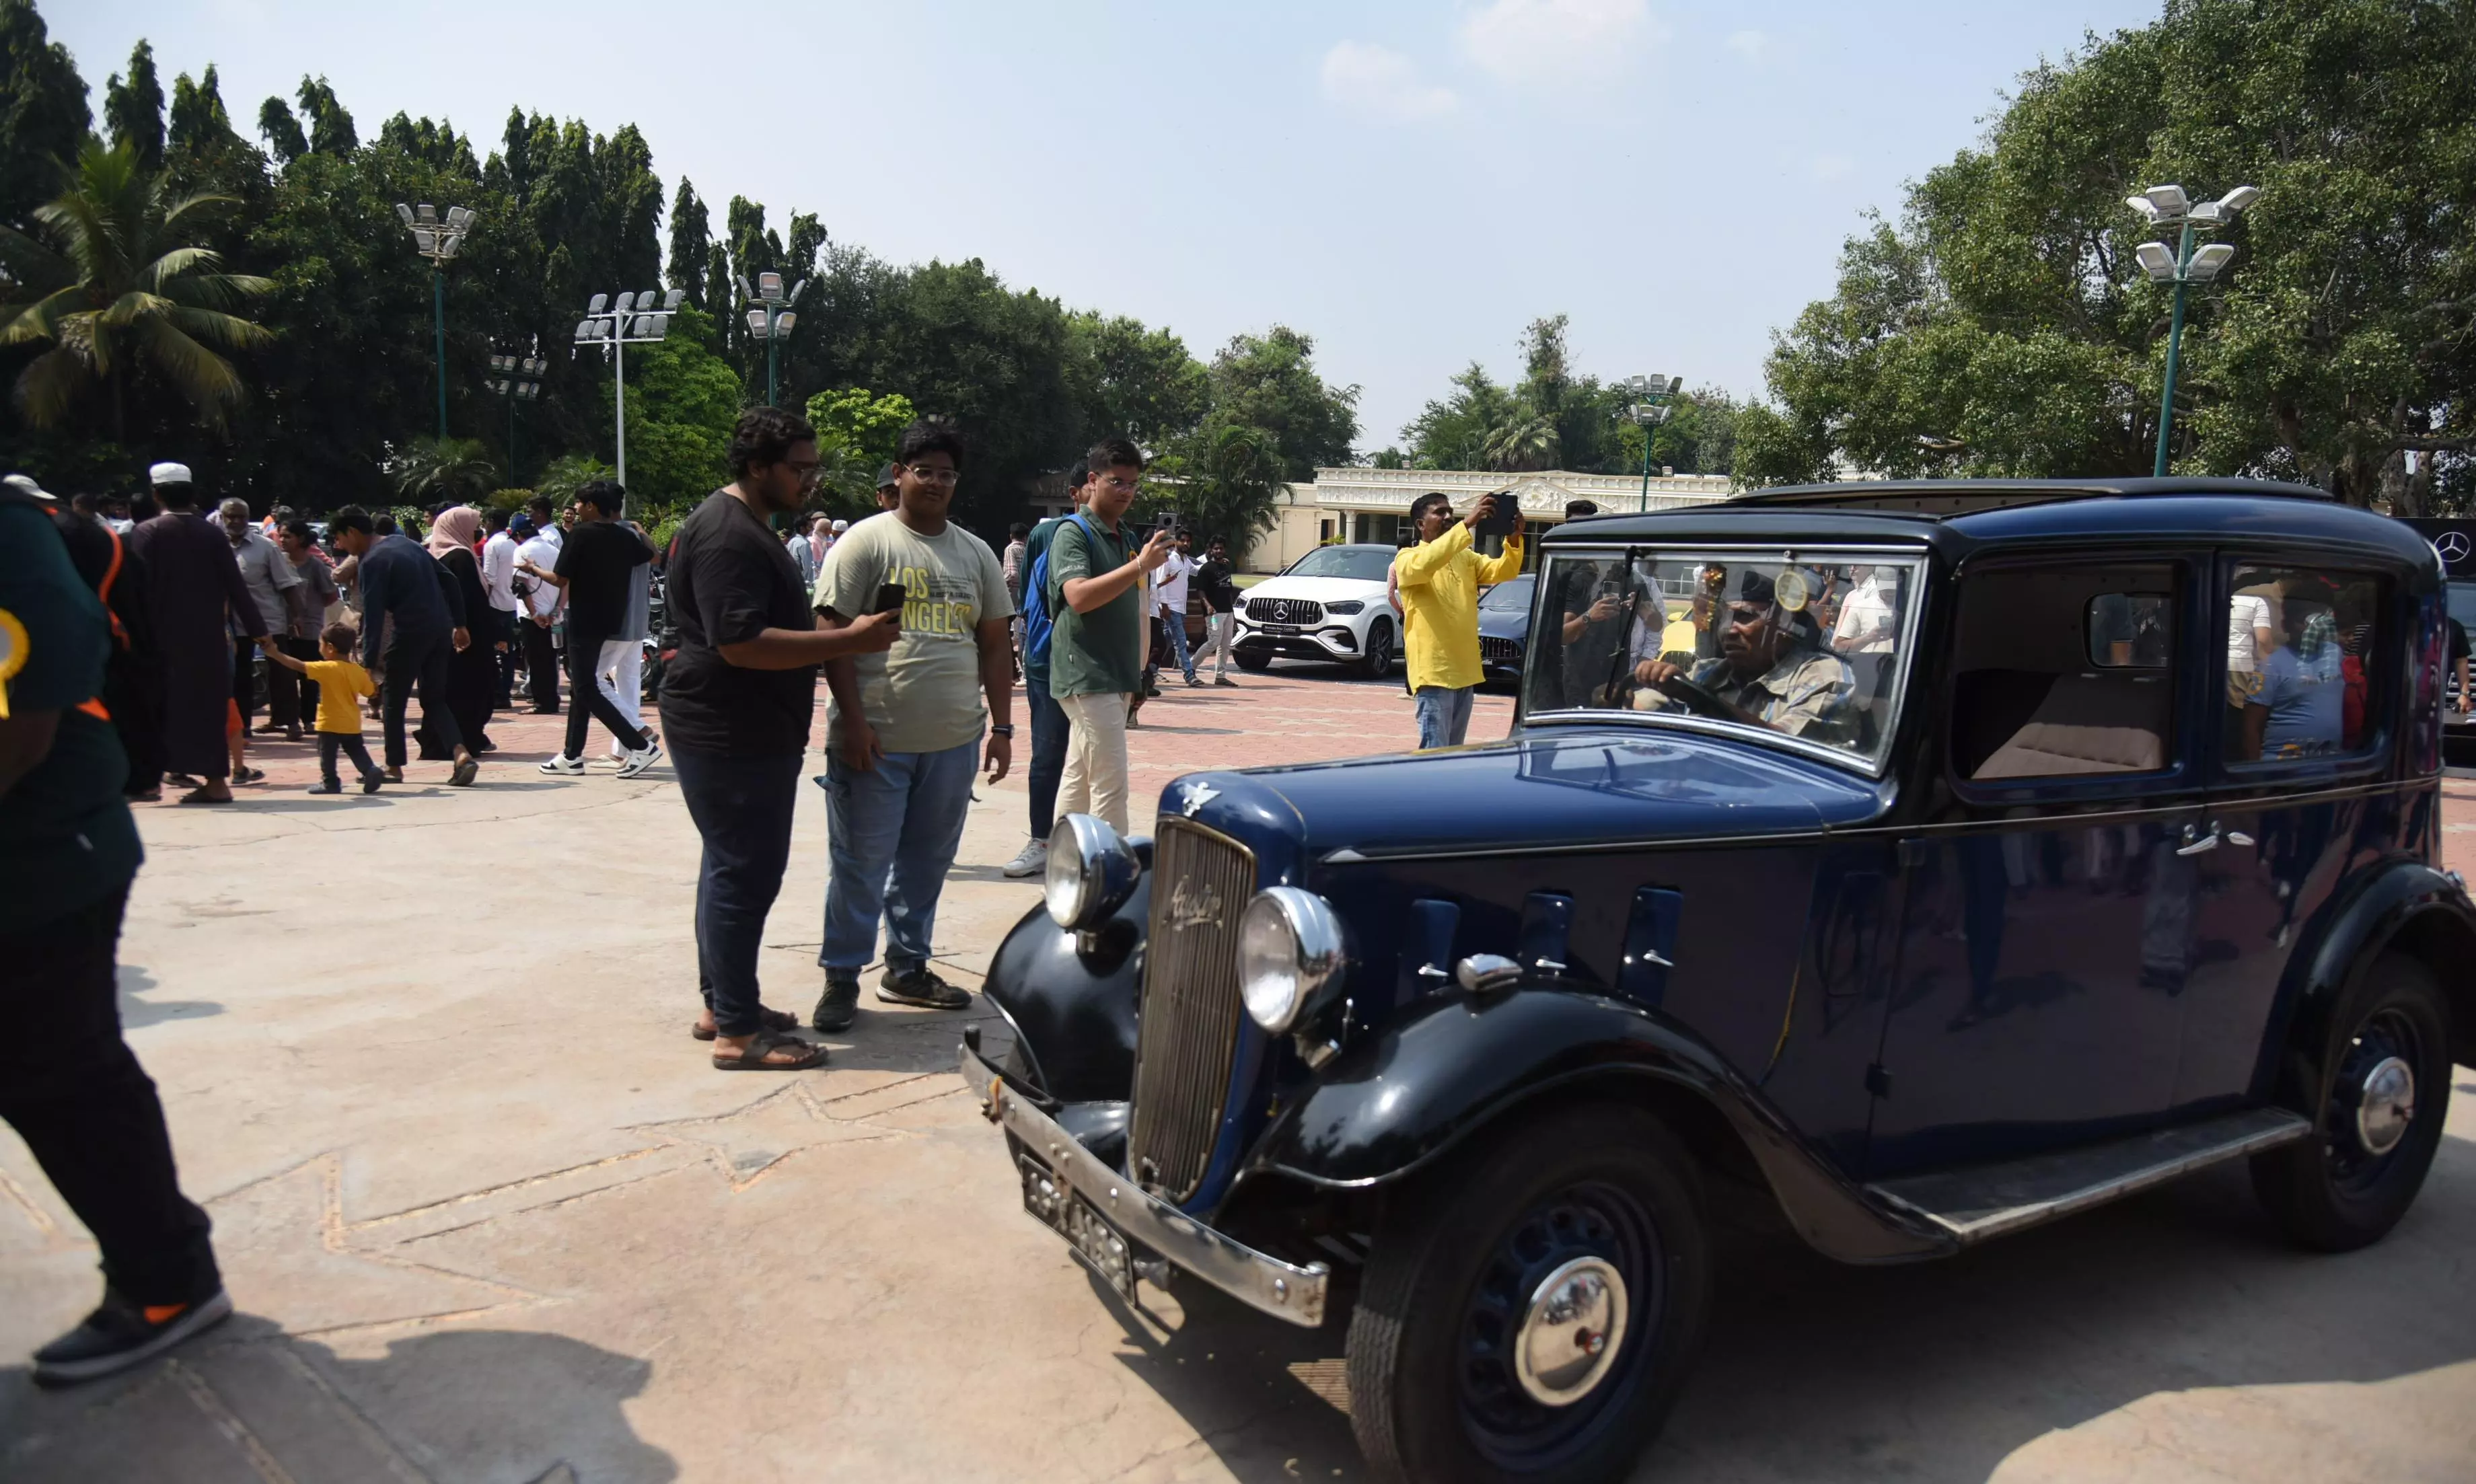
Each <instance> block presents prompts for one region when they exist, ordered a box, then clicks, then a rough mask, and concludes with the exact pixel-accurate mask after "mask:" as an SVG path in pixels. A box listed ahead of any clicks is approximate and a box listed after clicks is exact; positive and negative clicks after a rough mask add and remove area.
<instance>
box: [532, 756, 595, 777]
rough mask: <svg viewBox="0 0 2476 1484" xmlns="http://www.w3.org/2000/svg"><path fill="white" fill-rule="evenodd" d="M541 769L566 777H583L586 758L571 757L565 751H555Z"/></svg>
mask: <svg viewBox="0 0 2476 1484" xmlns="http://www.w3.org/2000/svg"><path fill="white" fill-rule="evenodd" d="M541 770H542V771H543V772H544V773H551V774H557V775H560V776H562V777H566V778H582V777H583V776H584V759H583V758H582V757H570V756H568V755H566V754H563V753H554V754H551V759H550V761H548V762H546V763H543V764H542V765H541Z"/></svg>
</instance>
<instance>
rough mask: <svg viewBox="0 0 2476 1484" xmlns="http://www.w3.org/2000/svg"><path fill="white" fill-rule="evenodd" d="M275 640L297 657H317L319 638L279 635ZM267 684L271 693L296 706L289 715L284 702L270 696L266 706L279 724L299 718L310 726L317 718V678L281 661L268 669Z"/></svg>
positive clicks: (298, 720)
mask: <svg viewBox="0 0 2476 1484" xmlns="http://www.w3.org/2000/svg"><path fill="white" fill-rule="evenodd" d="M275 644H276V648H278V649H280V650H282V651H284V653H285V654H287V655H291V656H292V657H293V658H295V659H299V660H305V661H306V660H311V659H316V658H317V657H318V641H317V640H315V639H278V640H276V641H275ZM266 684H267V688H268V690H269V692H270V694H271V695H281V696H285V698H286V699H287V700H288V701H289V702H290V704H291V705H292V708H293V709H292V711H291V713H290V717H289V719H287V717H286V715H285V710H284V704H283V703H280V702H277V701H274V700H269V701H268V703H267V709H268V710H269V711H270V712H272V713H273V715H274V719H275V720H276V722H277V723H278V724H281V725H289V724H290V723H291V722H298V724H299V725H301V726H304V727H308V726H311V725H314V724H315V723H316V722H317V720H318V682H317V681H316V680H311V679H309V677H308V676H306V675H296V674H294V673H293V672H292V671H290V670H286V669H285V668H284V667H283V666H282V665H276V666H274V667H272V668H271V669H269V670H268V671H267V672H266Z"/></svg>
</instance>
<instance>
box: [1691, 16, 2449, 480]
mask: <svg viewBox="0 0 2476 1484" xmlns="http://www.w3.org/2000/svg"><path fill="white" fill-rule="evenodd" d="M2165 181H2180V182H2182V183H2184V184H2185V185H2186V186H2187V187H2188V188H2190V189H2192V190H2193V191H2194V192H2195V194H2196V196H2202V195H2209V194H2215V193H2216V192H2217V191H2220V190H2223V189H2226V188H2228V187H2231V186H2236V185H2239V184H2249V185H2254V186H2260V187H2261V189H2262V192H2263V195H2262V198H2261V200H2260V202H2259V204H2258V205H2257V206H2256V207H2255V208H2254V209H2253V210H2250V211H2248V212H2246V213H2245V214H2244V215H2243V216H2242V217H2241V219H2240V220H2239V221H2238V223H2237V224H2236V225H2235V227H2234V228H2232V229H2231V230H2229V231H2227V232H2225V233H2223V234H2221V237H2222V239H2223V240H2226V241H2228V242H2231V243H2233V244H2234V245H2235V247H2236V249H2237V257H2236V260H2235V264H2234V267H2233V268H2232V270H2231V271H2229V272H2228V273H2226V274H2225V275H2223V276H2222V277H2221V278H2220V279H2219V280H2218V281H2217V282H2216V283H2215V284H2211V285H2209V286H2208V287H2206V288H2202V289H2198V290H2196V291H2195V292H2194V293H2193V294H2192V296H2191V308H2190V311H2189V315H2190V317H2189V321H2188V324H2187V328H2186V331H2185V341H2184V363H2185V368H2186V369H2185V373H2184V375H2183V377H2182V378H2181V379H2180V380H2179V383H2178V399H2179V401H2178V407H2179V410H2178V414H2177V418H2176V438H2175V444H2174V449H2173V452H2174V455H2175V458H2176V464H2177V466H2178V467H2179V468H2182V469H2186V470H2190V471H2191V472H2194V473H2202V472H2208V473H2220V474H2235V473H2246V474H2263V475H2277V476H2285V477H2290V478H2302V479H2306V480H2311V481H2314V482H2320V483H2323V484H2325V485H2327V486H2329V487H2331V488H2333V489H2335V490H2337V491H2338V492H2339V493H2340V494H2341V495H2342V496H2344V497H2345V498H2347V499H2349V500H2351V501H2355V502H2358V503H2365V502H2369V501H2372V500H2374V499H2377V498H2380V499H2387V500H2389V503H2390V504H2391V506H2392V507H2393V508H2397V509H2402V510H2405V509H2414V508H2418V507H2422V506H2423V505H2424V504H2425V503H2426V502H2427V501H2428V500H2429V499H2431V498H2435V497H2436V496H2437V494H2438V493H2439V491H2440V490H2442V489H2444V488H2446V487H2447V486H2448V484H2449V483H2450V482H2451V481H2452V480H2454V479H2457V478H2462V477H2463V476H2461V475H2460V472H2459V471H2461V470H2463V469H2464V468H2465V467H2466V463H2467V460H2468V458H2470V455H2471V450H2476V253H2471V252H2470V251H2469V250H2468V240H2469V238H2468V228H2467V216H2466V203H2467V202H2469V201H2471V200H2476V10H2471V9H2470V8H2468V7H2466V6H2460V5H2439V4H2425V3H2414V0H2171V3H2169V4H2168V5H2167V10H2166V12H2165V13H2164V15H2163V16H2162V17H2161V18H2160V19H2159V20H2158V21H2157V22H2156V23H2154V24H2152V25H2150V26H2148V27H2145V28H2142V29H2141V30H2137V31H2126V32H2120V33H2117V35H2115V36H2113V37H2106V38H2104V39H2098V38H2092V40H2091V42H2090V43H2089V45H2088V46H2087V47H2086V48H2085V49H2084V50H2083V51H2082V52H2081V53H2079V54H2078V55H2076V56H2074V57H2072V58H2069V59H2067V61H2066V62H2062V63H2060V64H2057V65H2053V66H2046V67H2041V68H2039V69H2038V70H2036V71H2033V72H2031V73H2029V74H2027V75H2026V76H2025V77H2023V78H2022V80H2021V84H2020V87H2019V89H2018V93H2017V94H2016V96H2015V97H2014V99H2013V101H2012V103H2011V104H2010V106H2009V107H2008V108H2007V109H2006V110H2005V111H2004V112H2003V114H2002V116H2001V117H2000V118H1998V119H1997V120H1996V121H1995V122H1994V124H1993V127H1992V128H1991V129H1990V130H1989V132H1988V135H1987V138H1986V142H1985V144H1984V145H1983V146H1981V147H1979V148H1976V149H1972V150H1967V151H1964V152H1962V153H1961V154H1960V155H1959V156H1958V157H1957V158H1955V159H1954V160H1953V161H1951V162H1950V163H1949V164H1946V165H1944V166H1942V167H1940V168H1939V169H1936V170H1934V171H1932V172H1930V173H1929V174H1928V175H1927V176H1926V177H1925V179H1924V180H1922V181H1920V182H1919V184H1918V185H1917V186H1915V187H1914V188H1913V189H1912V190H1911V191H1910V194H1909V198H1908V202H1907V204H1906V207H1905V209H1904V210H1903V211H1902V213H1901V215H1900V217H1899V219H1898V220H1897V221H1896V222H1877V223H1875V224H1873V225H1872V226H1871V227H1870V228H1869V230H1868V231H1867V232H1865V233H1863V234H1861V235H1858V236H1857V237H1854V238H1852V239H1850V241H1849V242H1848V244H1847V245H1846V247H1845V250H1844V252H1843V254H1842V260H1841V271H1840V283H1839V288H1838V292H1837V293H1836V294H1835V295H1834V296H1833V297H1832V298H1831V299H1828V300H1824V301H1821V302H1820V303H1817V304H1815V305H1813V306H1811V307H1809V308H1808V309H1806V310H1805V312H1804V313H1803V314H1802V315H1800V316H1799V317H1798V319H1797V321H1796V323H1795V326H1794V327H1792V328H1791V329H1790V330H1789V331H1788V332H1787V333H1786V334H1783V335H1781V336H1780V337H1779V338H1778V340H1777V343H1776V344H1775V346H1774V349H1773V352H1772V355H1771V358H1770V363H1769V366H1768V374H1769V379H1770V389H1771V392H1772V395H1773V397H1774V398H1775V399H1776V400H1777V403H1778V404H1779V405H1778V407H1777V408H1775V409H1772V410H1771V411H1770V412H1768V413H1766V414H1765V415H1764V416H1762V417H1759V418H1751V419H1747V418H1741V420H1740V443H1739V462H1740V465H1741V466H1744V465H1745V464H1746V461H1747V458H1748V457H1749V456H1752V457H1753V458H1754V461H1755V462H1757V463H1760V464H1761V465H1762V466H1763V468H1764V472H1765V477H1775V476H1776V477H1788V478H1811V477H1827V476H1828V474H1829V472H1830V471H1831V469H1832V468H1833V466H1834V465H1835V464H1836V463H1840V462H1845V463H1847V464H1852V465H1854V466H1856V467H1858V468H1861V469H1865V470H1869V471H1875V472H1880V473H1884V474H1891V475H1943V474H1953V475H1993V474H2009V475H2073V474H2136V473H2146V472H2148V468H2149V464H2150V458H2151V446H2152V444H2153V443H2154V442H2155V439H2156V436H2157V421H2156V419H2157V406H2158V394H2159V388H2160V383H2161V379H2162V376H2163V368H2164V361H2165V354H2166V346H2165V334H2166V328H2167V327H2166V319H2167V314H2166V309H2167V290H2165V289H2163V288H2161V287H2159V286H2157V285H2153V284H2149V283H2147V282H2146V281H2145V279H2144V278H2143V277H2142V275H2141V273H2140V272H2139V270H2138V269H2137V267H2136V266H2135V265H2134V259H2133V249H2134V247H2135V246H2136V245H2137V244H2138V243H2139V242H2140V241H2141V240H2142V239H2143V238H2145V237H2147V236H2149V235H2151V234H2150V233H2149V231H2148V230H2147V229H2146V228H2145V227H2143V226H2142V224H2141V223H2140V222H2139V219H2138V218H2136V217H2135V216H2134V215H2133V214H2132V213H2131V212H2129V211H2128V210H2125V208H2124V207H2123V205H2122V200H2121V198H2122V197H2123V196H2124V195H2125V194H2126V193H2128V192H2129V191H2132V190H2135V189H2138V188H2140V187H2142V186H2146V185H2150V184H2154V183H2159V182H2165ZM2410 455H2414V456H2416V458H2415V465H2416V467H2415V468H2414V470H2413V471H2411V469H2410V467H2409V462H2410V459H2409V456H2410Z"/></svg>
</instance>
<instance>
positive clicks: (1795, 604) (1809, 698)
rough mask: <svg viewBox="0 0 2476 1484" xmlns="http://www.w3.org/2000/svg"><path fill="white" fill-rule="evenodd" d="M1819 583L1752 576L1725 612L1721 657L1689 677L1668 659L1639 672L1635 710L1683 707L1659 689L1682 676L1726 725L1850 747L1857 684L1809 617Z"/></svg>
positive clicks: (1788, 572) (1791, 572)
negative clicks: (1713, 703) (1713, 701)
mask: <svg viewBox="0 0 2476 1484" xmlns="http://www.w3.org/2000/svg"><path fill="white" fill-rule="evenodd" d="M1817 586H1818V584H1817V583H1816V582H1815V581H1814V580H1813V579H1811V578H1810V577H1808V576H1807V575H1806V574H1805V573H1804V572H1802V571H1799V570H1798V569H1796V568H1794V567H1792V568H1788V569H1785V570H1783V571H1782V572H1781V574H1780V575H1779V577H1778V578H1776V579H1774V578H1771V577H1767V576H1765V575H1764V574H1763V573H1761V572H1758V571H1754V570H1751V569H1747V570H1746V572H1745V573H1744V575H1743V578H1742V580H1741V581H1739V583H1738V586H1737V596H1736V599H1735V601H1733V602H1732V603H1730V604H1729V605H1728V612H1727V622H1726V626H1725V628H1723V629H1722V630H1721V634H1720V654H1719V656H1718V657H1717V658H1714V659H1705V660H1702V661H1700V662H1698V663H1696V665H1695V666H1694V668H1693V669H1692V671H1691V672H1688V671H1687V670H1686V669H1685V668H1684V667H1683V666H1681V665H1676V664H1671V663H1670V662H1669V661H1667V660H1665V659H1645V660H1643V661H1641V662H1640V663H1638V664H1636V665H1635V666H1634V672H1633V678H1634V680H1635V681H1636V682H1637V683H1638V684H1639V685H1640V686H1641V687H1642V688H1641V689H1640V690H1638V691H1636V692H1635V694H1634V705H1635V706H1636V707H1637V708H1638V709H1644V710H1665V709H1671V708H1677V707H1682V706H1684V705H1685V703H1684V702H1682V701H1681V700H1679V699H1678V698H1676V697H1674V696H1671V695H1669V694H1667V693H1666V692H1665V691H1664V690H1663V689H1662V687H1663V686H1665V685H1666V684H1667V683H1668V682H1669V681H1671V680H1675V679H1678V678H1680V677H1682V678H1684V679H1687V680H1691V681H1692V682H1693V683H1695V684H1696V685H1698V686H1700V687H1702V688H1703V689H1704V690H1707V691H1709V692H1710V693H1711V695H1712V696H1713V697H1715V698H1717V700H1718V701H1719V703H1720V705H1721V707H1722V708H1723V714H1724V715H1725V716H1726V718H1727V719H1728V720H1731V721H1740V722H1746V723H1748V724H1750V725H1753V726H1757V727H1768V728H1770V730H1773V731H1782V732H1786V733H1788V734H1789V735H1790V736H1793V737H1803V738H1805V739H1806V740H1807V741H1810V742H1825V743H1833V744H1838V745H1843V746H1845V745H1847V744H1848V743H1850V742H1851V741H1852V740H1853V739H1854V737H1855V734H1856V712H1855V709H1854V707H1853V706H1852V705H1850V698H1851V697H1852V696H1853V695H1854V694H1855V693H1856V689H1857V682H1856V678H1855V676H1853V675H1852V674H1851V673H1850V671H1849V669H1848V666H1847V665H1846V664H1845V662H1843V661H1842V660H1841V658H1840V656H1839V655H1834V654H1832V653H1831V652H1830V651H1829V650H1828V649H1825V648H1824V647H1823V645H1822V636H1821V631H1820V628H1819V627H1818V626H1817V625H1816V623H1815V620H1814V615H1813V613H1811V612H1810V611H1808V610H1807V603H1808V599H1809V598H1810V597H1811V596H1812V595H1813V593H1814V592H1815V590H1816V588H1817Z"/></svg>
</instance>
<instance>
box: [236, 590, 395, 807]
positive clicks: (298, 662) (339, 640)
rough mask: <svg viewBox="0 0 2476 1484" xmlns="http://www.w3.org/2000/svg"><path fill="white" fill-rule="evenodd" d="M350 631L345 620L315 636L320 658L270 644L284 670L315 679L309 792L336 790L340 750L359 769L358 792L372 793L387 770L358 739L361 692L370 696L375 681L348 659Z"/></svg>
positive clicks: (352, 636)
mask: <svg viewBox="0 0 2476 1484" xmlns="http://www.w3.org/2000/svg"><path fill="white" fill-rule="evenodd" d="M356 637H357V636H356V635H355V634H354V632H353V630H352V626H351V625H349V624H329V625H328V626H327V631H326V632H324V633H322V634H320V635H319V636H318V653H319V655H322V656H323V657H321V658H318V659H309V660H303V659H295V658H293V657H292V656H291V655H285V654H280V653H278V652H277V651H276V650H275V649H274V647H273V646H269V647H268V648H267V650H266V657H267V658H269V659H271V660H273V661H274V662H275V663H277V664H279V665H282V666H283V667H284V668H285V669H286V670H298V671H300V672H301V673H302V674H303V675H306V676H308V677H309V679H310V680H314V681H316V682H317V684H318V777H319V781H318V782H317V783H315V784H313V785H311V787H310V789H309V791H310V792H311V793H313V794H340V793H342V792H343V791H344V785H343V782H342V780H340V779H337V778H336V777H335V754H337V753H342V754H345V755H347V756H349V757H351V758H352V759H353V766H354V767H356V768H359V769H360V770H361V792H363V793H365V794H374V793H377V792H378V791H379V784H380V783H381V782H382V781H384V779H385V775H384V774H382V773H381V772H379V770H378V769H377V768H376V767H375V766H373V765H372V764H371V762H370V750H369V747H368V745H367V744H365V743H363V742H362V741H361V708H360V706H359V705H357V704H356V703H357V702H358V701H359V698H360V697H363V696H368V695H374V694H376V693H377V691H378V682H377V681H375V680H371V679H370V672H368V671H367V670H364V669H362V668H361V667H360V666H359V665H358V664H356V663H354V662H353V661H352V660H351V659H348V658H346V657H345V656H346V655H350V654H352V653H353V641H354V639H355V638H356Z"/></svg>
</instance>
